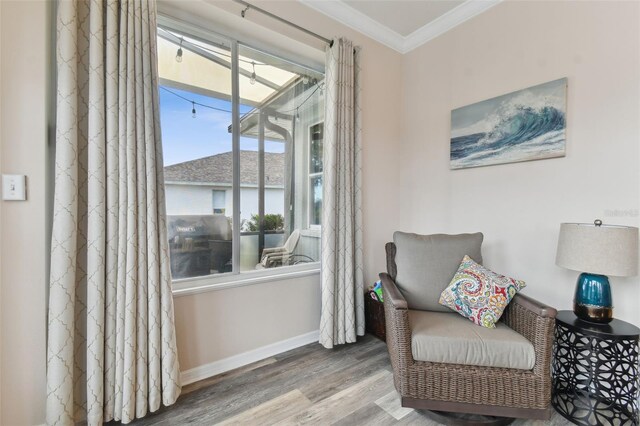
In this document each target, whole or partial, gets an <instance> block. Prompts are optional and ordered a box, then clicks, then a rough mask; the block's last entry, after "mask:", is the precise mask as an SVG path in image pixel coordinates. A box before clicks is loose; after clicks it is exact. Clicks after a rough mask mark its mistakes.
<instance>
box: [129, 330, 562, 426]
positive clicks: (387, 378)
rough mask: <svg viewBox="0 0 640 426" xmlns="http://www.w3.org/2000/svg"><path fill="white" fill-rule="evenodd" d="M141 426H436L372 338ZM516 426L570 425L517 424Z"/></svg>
mask: <svg viewBox="0 0 640 426" xmlns="http://www.w3.org/2000/svg"><path fill="white" fill-rule="evenodd" d="M131 424H135V425H172V426H173V425H183V424H197V425H214V424H221V425H260V426H262V425H275V424H278V425H304V424H309V425H367V426H373V425H436V424H438V423H436V422H434V421H432V420H430V419H428V418H427V417H426V415H425V414H424V413H422V412H420V411H416V410H411V409H407V408H403V407H401V406H400V401H399V398H398V394H397V392H396V391H395V389H394V387H393V378H392V374H391V364H390V363H389V356H388V354H387V348H386V346H385V344H384V343H383V342H382V341H380V340H378V339H376V338H375V337H372V336H370V335H366V336H364V337H361V338H359V340H358V343H356V344H351V345H342V346H340V347H338V348H336V349H332V350H327V349H324V348H323V347H322V346H320V345H319V344H317V343H316V344H311V345H306V346H303V347H301V348H298V349H294V350H292V351H289V352H285V353H283V354H280V355H278V356H275V357H272V358H268V359H265V360H263V361H259V362H257V363H254V364H251V365H248V366H246V367H242V368H239V369H237V370H234V371H230V372H228V373H225V374H221V375H219V376H215V377H212V378H210V379H207V380H203V381H200V382H197V383H193V384H191V385H188V386H185V388H184V389H183V391H182V395H181V396H180V398H179V399H178V402H177V403H176V404H175V405H173V406H172V407H168V408H164V409H162V410H160V411H158V412H156V413H155V414H151V415H149V416H147V417H145V418H144V419H140V420H137V421H135V422H133V423H131ZM513 424H514V425H565V424H569V423H568V422H566V421H565V420H564V419H563V418H562V417H561V416H560V415H558V414H554V416H553V417H552V419H551V421H550V422H540V421H538V422H534V421H522V420H518V421H516V422H514V423H513Z"/></svg>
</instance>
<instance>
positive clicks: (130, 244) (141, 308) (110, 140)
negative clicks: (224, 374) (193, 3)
mask: <svg viewBox="0 0 640 426" xmlns="http://www.w3.org/2000/svg"><path fill="white" fill-rule="evenodd" d="M57 13H58V15H57V79H58V80H57V118H56V120H57V130H56V164H55V201H54V211H53V230H52V247H51V277H50V291H49V327H48V354H47V423H48V424H51V425H53V424H60V425H72V424H74V423H75V422H78V421H82V420H85V419H86V421H87V423H88V424H90V425H97V424H101V423H102V422H103V421H109V420H120V421H122V422H123V423H128V422H130V421H131V420H133V419H134V418H136V417H142V416H144V415H145V414H146V413H147V412H148V411H155V410H157V409H158V408H159V407H160V405H161V404H165V405H169V404H172V403H174V402H175V401H176V399H177V397H178V395H179V394H180V383H179V367H178V360H177V351H176V337H175V327H174V316H173V299H172V295H171V277H170V268H169V257H168V256H169V255H168V242H167V241H166V214H165V207H164V184H163V175H162V149H161V143H160V127H159V107H158V92H157V83H158V75H157V74H158V73H157V62H156V55H157V53H156V9H155V3H154V1H153V0H119V1H118V0H110V1H107V2H103V1H99V0H95V1H75V0H73V1H69V0H61V1H59V2H58V12H57Z"/></svg>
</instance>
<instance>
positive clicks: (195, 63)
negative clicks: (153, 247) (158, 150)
mask: <svg viewBox="0 0 640 426" xmlns="http://www.w3.org/2000/svg"><path fill="white" fill-rule="evenodd" d="M227 46H228V43H227V44H226V45H225V41H224V40H220V44H216V43H214V42H211V43H205V42H203V41H201V40H196V39H194V38H191V37H188V36H186V35H183V34H180V33H177V32H175V31H169V30H166V29H162V28H159V29H158V71H159V75H160V115H161V126H162V145H163V151H164V152H163V154H164V166H165V167H164V176H165V188H166V208H167V222H168V223H167V225H168V238H169V248H170V257H171V273H172V276H173V278H174V279H176V278H189V277H196V276H203V275H209V274H218V273H223V272H231V269H232V261H231V257H232V237H233V235H232V214H233V211H232V210H233V202H232V201H233V198H232V197H233V193H232V180H233V162H232V154H231V151H232V146H231V134H230V133H229V130H228V128H229V125H230V124H231V69H230V60H231V54H230V53H231V52H230V50H229V48H228V47H227Z"/></svg>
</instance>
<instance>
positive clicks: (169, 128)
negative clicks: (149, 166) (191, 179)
mask: <svg viewBox="0 0 640 426" xmlns="http://www.w3.org/2000/svg"><path fill="white" fill-rule="evenodd" d="M168 89H169V90H171V91H172V92H174V93H177V94H179V95H181V96H183V97H185V98H187V99H189V100H192V101H195V102H198V103H200V104H204V105H208V106H212V107H215V108H219V109H222V110H225V111H231V102H229V101H226V100H222V99H217V98H211V97H208V96H203V95H199V94H196V93H192V92H188V91H185V90H179V89H174V88H168ZM192 108H193V105H192V104H191V102H190V101H187V100H184V99H181V98H179V97H178V96H176V95H174V94H172V93H169V92H167V91H166V90H164V89H162V86H161V88H160V123H161V126H162V149H163V154H164V165H165V166H170V165H172V164H177V163H182V162H185V161H190V160H194V159H196V158H202V157H208V156H210V155H215V154H220V153H222V152H229V151H231V133H229V132H228V127H229V125H230V124H231V112H223V111H216V110H213V109H210V108H205V107H202V106H198V105H196V106H195V109H196V117H195V118H193V117H192V113H191V110H192ZM250 110H251V107H250V106H247V105H240V114H241V115H242V114H245V113H247V112H248V111H250ZM240 143H241V147H242V149H243V150H245V149H247V150H257V149H258V142H257V140H255V139H252V138H240ZM267 145H268V146H267ZM282 148H284V144H275V143H272V144H265V150H266V151H269V152H283V149H282Z"/></svg>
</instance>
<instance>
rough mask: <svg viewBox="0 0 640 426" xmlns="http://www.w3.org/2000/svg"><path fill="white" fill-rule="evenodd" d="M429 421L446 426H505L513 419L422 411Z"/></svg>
mask: <svg viewBox="0 0 640 426" xmlns="http://www.w3.org/2000/svg"><path fill="white" fill-rule="evenodd" d="M422 412H423V413H424V414H425V415H426V416H427V417H429V418H430V419H431V420H433V421H435V422H438V423H440V424H442V425H447V426H505V425H509V424H511V423H513V421H514V420H515V419H513V418H509V417H496V416H482V415H479V414H464V413H450V412H447V411H429V410H424V411H422Z"/></svg>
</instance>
